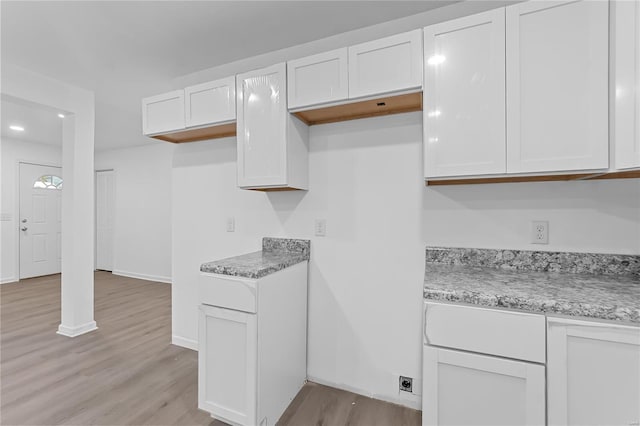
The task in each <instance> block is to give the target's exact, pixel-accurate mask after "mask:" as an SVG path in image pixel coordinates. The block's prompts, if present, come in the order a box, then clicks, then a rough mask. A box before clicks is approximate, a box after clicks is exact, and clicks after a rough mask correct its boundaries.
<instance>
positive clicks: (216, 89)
mask: <svg viewBox="0 0 640 426" xmlns="http://www.w3.org/2000/svg"><path fill="white" fill-rule="evenodd" d="M184 96H185V117H186V118H185V120H186V123H185V124H186V127H195V126H204V125H207V124H213V123H221V122H225V121H233V120H235V119H236V78H235V76H234V77H228V78H224V79H221V80H216V81H210V82H207V83H203V84H198V85H196V86H190V87H187V88H185V89H184Z"/></svg>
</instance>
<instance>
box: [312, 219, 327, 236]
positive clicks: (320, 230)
mask: <svg viewBox="0 0 640 426" xmlns="http://www.w3.org/2000/svg"><path fill="white" fill-rule="evenodd" d="M314 233H315V234H316V237H324V236H325V235H327V221H326V219H316V221H315V223H314Z"/></svg>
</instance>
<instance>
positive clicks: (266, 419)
mask: <svg viewBox="0 0 640 426" xmlns="http://www.w3.org/2000/svg"><path fill="white" fill-rule="evenodd" d="M307 264H308V262H306V261H305V262H301V263H298V264H296V265H294V266H291V267H289V268H286V269H283V270H281V271H278V272H275V273H273V274H271V275H267V276H265V277H263V278H260V279H257V280H254V279H248V278H240V277H232V276H227V275H218V274H209V273H202V274H201V277H200V285H199V293H200V294H199V298H200V303H201V305H200V314H199V315H200V316H199V330H198V337H199V343H198V407H199V408H200V409H202V410H205V411H207V412H209V413H210V414H211V416H212V417H214V418H217V419H219V420H222V421H224V422H227V423H231V424H239V425H258V424H259V425H269V426H271V425H275V424H276V422H277V421H278V419H279V418H280V416H281V415H282V413H283V412H284V410H285V409H286V408H287V406H288V405H289V403H290V402H291V401H292V400H293V398H294V397H295V396H296V394H297V393H298V391H299V390H300V388H301V387H302V386H303V385H304V382H305V380H306V378H307V364H306V348H307V334H306V333H307Z"/></svg>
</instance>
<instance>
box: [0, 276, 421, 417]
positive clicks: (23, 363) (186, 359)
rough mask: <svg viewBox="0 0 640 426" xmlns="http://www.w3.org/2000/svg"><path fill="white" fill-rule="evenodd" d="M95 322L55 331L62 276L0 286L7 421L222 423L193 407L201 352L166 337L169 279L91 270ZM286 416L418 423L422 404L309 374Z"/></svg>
mask: <svg viewBox="0 0 640 426" xmlns="http://www.w3.org/2000/svg"><path fill="white" fill-rule="evenodd" d="M95 319H96V321H97V323H98V327H99V328H98V330H96V331H94V332H91V333H88V334H86V335H83V336H78V337H76V338H73V339H71V338H68V337H64V336H60V335H57V334H56V330H57V328H58V325H59V324H60V276H59V275H53V276H48V277H40V278H33V279H29V280H23V281H21V282H20V283H14V284H4V285H1V286H0V423H1V424H3V425H27V424H40V425H58V424H74V425H89V424H97V425H98V424H99V425H142V424H145V425H170V424H171V425H222V423H221V422H217V421H214V420H213V419H211V418H210V417H209V416H208V415H207V414H206V413H205V412H203V411H200V410H198V409H197V368H198V367H197V353H196V352H194V351H191V350H188V349H184V348H181V347H178V346H174V345H171V344H170V341H171V287H170V285H168V284H161V283H154V282H148V281H141V280H135V279H130V278H124V277H118V276H115V275H112V274H110V273H108V272H97V273H96V279H95ZM279 424H281V425H282V426H289V425H292V426H293V425H327V426H328V425H363V426H364V425H366V426H369V425H371V426H373V425H381V426H385V425H394V426H395V425H419V424H420V412H419V411H415V410H410V409H408V408H404V407H400V406H396V405H393V404H387V403H385V402H381V401H377V400H373V399H370V398H365V397H362V396H359V395H355V394H352V393H349V392H345V391H341V390H338V389H333V388H329V387H326V386H321V385H317V384H314V383H308V384H307V385H306V386H305V387H304V388H303V389H302V391H301V392H300V393H299V394H298V396H297V397H296V399H295V400H294V401H293V402H292V403H291V405H290V406H289V408H288V409H287V411H286V412H285V413H284V414H283V416H282V418H281V419H280V422H279Z"/></svg>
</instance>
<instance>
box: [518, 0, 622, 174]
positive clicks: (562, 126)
mask: <svg viewBox="0 0 640 426" xmlns="http://www.w3.org/2000/svg"><path fill="white" fill-rule="evenodd" d="M506 14H507V19H506V46H507V52H506V54H507V61H506V64H507V65H506V69H507V172H509V173H522V172H559V171H568V170H593V169H607V168H608V167H609V157H608V155H609V128H608V111H609V110H608V105H609V101H608V99H609V98H608V96H609V91H608V86H609V80H608V66H609V65H608V63H609V62H608V60H609V50H608V49H609V2H608V1H588V0H580V1H562V2H533V1H532V2H525V3H520V4H516V5H513V6H509V7H507V8H506Z"/></svg>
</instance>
